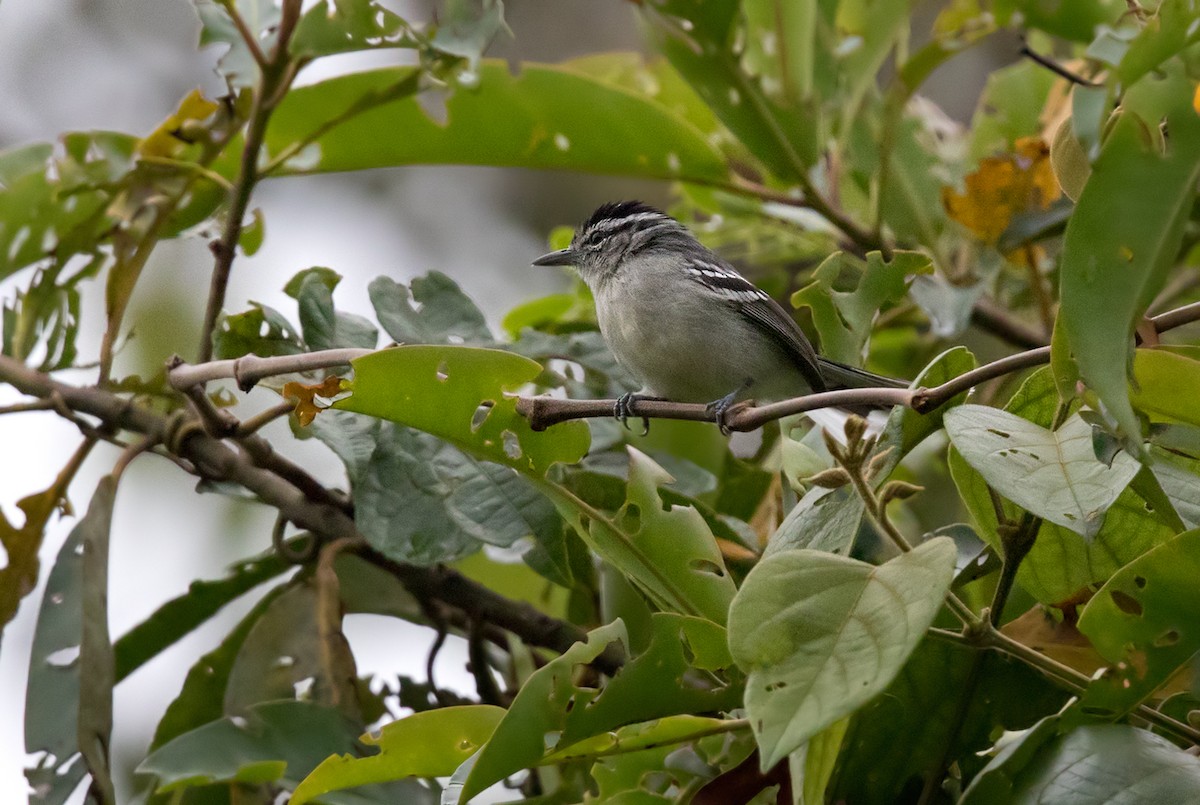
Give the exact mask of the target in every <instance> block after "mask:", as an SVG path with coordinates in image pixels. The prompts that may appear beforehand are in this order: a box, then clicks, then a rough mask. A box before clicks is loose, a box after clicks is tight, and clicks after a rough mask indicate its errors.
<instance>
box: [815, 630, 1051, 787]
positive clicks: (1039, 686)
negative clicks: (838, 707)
mask: <svg viewBox="0 0 1200 805" xmlns="http://www.w3.org/2000/svg"><path fill="white" fill-rule="evenodd" d="M976 666H977V667H976ZM973 669H975V670H973ZM972 679H973V682H968V680H972ZM972 684H973V685H974V687H971V686H970V685H972ZM964 697H970V700H969V701H967V702H964V701H963V699H964ZM1067 699H1068V695H1067V694H1066V693H1065V692H1064V691H1062V690H1060V689H1059V688H1057V687H1056V686H1055V685H1054V684H1052V683H1050V682H1049V681H1047V680H1046V678H1045V677H1043V676H1042V675H1041V674H1039V673H1038V672H1037V671H1034V670H1033V669H1032V668H1030V667H1029V666H1028V665H1025V664H1024V663H1022V662H1019V661H1017V660H1014V659H1012V658H1010V657H1006V656H1004V655H1002V654H997V653H994V652H987V653H984V654H982V655H980V654H978V653H977V652H976V651H975V650H974V649H972V648H968V647H966V646H960V645H953V644H950V643H947V642H945V641H942V640H937V639H934V638H926V639H925V640H923V641H922V642H921V643H920V645H918V646H917V649H916V651H914V652H913V655H912V657H911V658H910V659H909V661H908V663H907V664H905V666H904V668H903V669H902V670H901V671H900V673H899V675H897V677H896V678H895V679H894V680H893V681H892V684H890V685H888V687H887V689H886V690H885V691H884V692H883V693H882V694H881V695H879V696H877V697H876V698H875V699H874V700H873V701H872V702H870V703H869V704H868V705H866V706H865V707H863V708H862V709H861V710H859V711H858V712H857V713H856V714H855V715H854V717H853V718H852V719H851V722H850V729H849V730H848V731H847V733H846V736H845V738H844V739H843V741H842V746H843V747H844V749H843V752H842V756H841V758H840V763H839V766H838V769H837V771H836V772H835V776H834V780H833V782H832V784H831V786H830V797H829V799H830V801H832V802H891V801H897V800H901V801H904V800H915V799H916V798H917V796H918V795H919V792H920V791H921V789H922V787H923V785H924V783H925V780H926V778H927V777H928V776H929V775H930V774H934V773H939V772H941V771H942V768H943V765H942V764H944V763H945V762H946V761H947V760H952V761H954V763H955V765H956V766H957V767H958V769H959V771H960V772H961V774H962V778H963V779H965V780H969V779H971V778H972V777H973V776H974V774H975V773H976V772H977V771H978V770H979V769H981V768H982V767H983V766H984V765H985V764H986V763H987V759H986V758H983V757H981V753H982V751H983V750H984V749H986V748H988V747H989V746H991V744H992V743H993V742H994V740H995V738H996V736H997V735H999V734H1001V733H1002V732H1005V731H1011V730H1020V729H1025V728H1027V727H1029V726H1031V725H1032V724H1033V723H1034V722H1036V721H1037V720H1038V719H1039V718H1042V717H1044V716H1045V715H1047V714H1049V713H1053V712H1055V711H1057V710H1058V709H1059V708H1060V707H1062V706H1063V704H1064V703H1065V702H1066V701H1067ZM943 753H944V757H943ZM1000 801H1004V800H1000Z"/></svg>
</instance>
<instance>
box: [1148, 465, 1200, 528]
mask: <svg viewBox="0 0 1200 805" xmlns="http://www.w3.org/2000/svg"><path fill="white" fill-rule="evenodd" d="M1150 455H1151V457H1152V458H1153V460H1154V463H1153V464H1152V465H1151V467H1150V470H1151V472H1153V474H1154V477H1155V479H1157V481H1158V483H1159V486H1160V487H1161V488H1162V491H1163V493H1164V494H1166V496H1167V500H1168V502H1169V503H1170V505H1171V507H1172V508H1174V509H1175V512H1176V514H1178V515H1179V517H1180V519H1181V520H1182V521H1183V523H1184V525H1185V526H1186V527H1188V528H1196V527H1198V526H1200V475H1198V473H1200V462H1197V461H1196V460H1195V459H1190V460H1189V459H1186V458H1184V457H1183V456H1177V455H1175V454H1173V453H1168V452H1167V451H1166V450H1162V449H1160V448H1158V447H1153V448H1151V451H1150Z"/></svg>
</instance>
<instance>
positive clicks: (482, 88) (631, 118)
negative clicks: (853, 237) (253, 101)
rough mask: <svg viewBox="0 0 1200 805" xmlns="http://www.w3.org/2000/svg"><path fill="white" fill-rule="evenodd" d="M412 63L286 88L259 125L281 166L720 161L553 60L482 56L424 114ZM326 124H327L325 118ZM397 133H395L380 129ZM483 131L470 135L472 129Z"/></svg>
mask: <svg viewBox="0 0 1200 805" xmlns="http://www.w3.org/2000/svg"><path fill="white" fill-rule="evenodd" d="M419 76H420V72H419V71H417V70H415V69H414V68H412V67H385V68H381V69H375V70H367V71H361V72H355V73H351V74H349V75H341V76H337V77H336V78H330V79H328V80H325V81H319V82H317V83H315V84H309V85H308V86H304V87H299V88H297V89H293V90H292V91H291V92H289V93H288V94H287V96H286V97H285V98H284V99H283V100H282V101H281V102H280V104H279V107H278V108H277V109H276V111H275V113H274V114H273V115H272V117H271V126H270V128H269V129H268V130H267V136H266V146H267V150H268V151H269V152H270V153H271V154H272V155H273V156H274V157H276V158H278V157H279V156H280V155H283V154H288V155H291V156H292V158H291V159H286V158H285V161H284V163H283V164H282V165H281V166H280V167H281V172H286V173H313V172H336V171H348V170H363V169H366V168H381V167H388V166H398V165H418V164H440V165H453V164H459V165H497V166H511V167H524V168H539V169H547V168H552V169H560V170H578V171H588V172H592V173H609V174H618V175H626V176H643V177H656V178H660V179H672V180H683V181H699V182H722V181H724V180H725V179H726V177H727V175H728V168H727V167H726V164H725V161H724V159H723V158H722V156H721V154H720V152H719V151H718V150H717V149H716V148H715V147H714V146H713V145H712V144H710V143H709V142H708V140H707V139H706V138H705V136H704V134H703V133H702V132H701V131H699V130H698V129H696V128H695V127H694V126H693V125H692V124H691V123H689V122H688V121H686V120H684V119H681V118H680V117H677V116H676V115H675V114H674V113H673V112H672V111H671V110H669V109H667V108H666V107H664V106H662V105H660V104H658V103H656V102H655V101H653V100H651V99H648V98H646V97H644V96H641V95H638V94H635V93H633V92H628V91H626V90H624V89H621V88H619V87H614V86H611V85H609V84H605V83H603V82H600V81H597V80H595V79H592V78H589V77H588V76H585V75H582V74H579V73H576V72H574V71H572V70H570V69H567V68H563V67H558V66H554V65H543V64H529V63H525V64H523V65H521V72H520V74H519V75H515V76H514V75H513V74H512V73H511V72H510V71H509V67H508V64H507V63H505V62H503V61H500V60H494V59H485V60H483V61H482V62H481V63H480V65H479V70H478V79H479V82H478V83H479V86H478V87H477V88H475V89H474V90H471V91H467V90H463V91H458V92H455V93H454V94H453V95H451V96H450V97H449V98H448V99H447V100H446V119H445V120H444V121H442V122H439V121H436V120H434V119H432V118H431V117H430V116H429V115H428V114H427V113H426V111H425V110H424V108H423V107H422V105H421V104H420V103H419V102H418V100H417V98H415V97H413V92H414V90H415V89H416V88H417V81H416V78H417V77H419ZM331 121H334V122H336V123H337V125H331V124H330V123H331ZM399 131H402V132H404V136H403V137H394V136H381V133H386V132H399ZM485 131H486V132H487V136H486V137H481V136H480V132H485Z"/></svg>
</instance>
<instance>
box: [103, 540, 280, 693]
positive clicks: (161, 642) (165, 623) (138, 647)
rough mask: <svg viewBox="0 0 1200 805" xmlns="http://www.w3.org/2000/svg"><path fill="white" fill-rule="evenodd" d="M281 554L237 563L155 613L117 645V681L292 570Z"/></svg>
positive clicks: (192, 586) (194, 585)
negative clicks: (233, 603)
mask: <svg viewBox="0 0 1200 805" xmlns="http://www.w3.org/2000/svg"><path fill="white" fill-rule="evenodd" d="M290 567H291V566H290V565H289V564H288V563H287V562H286V561H284V560H283V559H282V558H280V556H279V555H278V554H276V553H275V552H271V553H269V554H267V555H265V556H262V557H258V558H254V559H250V560H248V561H241V562H236V563H235V564H234V565H233V567H232V571H233V572H232V573H231V574H230V575H228V576H226V577H225V578H222V579H217V580H215V581H204V580H202V579H197V580H195V581H193V582H191V584H189V585H188V591H187V592H186V593H184V594H183V595H180V596H176V597H175V598H172V599H171V600H170V601H167V602H166V603H165V604H163V605H162V606H160V607H159V608H158V609H156V610H154V613H153V614H152V615H150V617H148V618H146V620H144V621H142V622H141V623H139V624H138V625H137V626H135V627H133V628H132V629H130V630H129V631H128V632H126V633H125V634H124V635H122V636H121V638H120V639H119V640H117V642H116V644H115V645H114V647H113V648H114V650H115V654H116V678H117V681H118V682H119V681H121V680H122V679H124V678H125V677H127V676H129V674H131V673H133V671H135V670H137V669H138V668H140V667H141V666H142V665H144V664H145V663H146V661H148V660H149V659H151V658H152V657H155V656H157V655H158V654H160V653H161V652H162V651H163V650H164V649H166V648H167V647H169V646H172V645H174V644H175V643H176V641H178V640H179V639H180V638H182V637H183V636H184V635H186V634H189V633H190V632H191V631H192V630H193V629H195V628H196V627H198V626H199V625H200V624H202V623H204V622H206V621H207V620H208V619H209V618H211V617H212V616H213V615H215V614H216V613H217V612H219V611H220V610H221V609H222V608H223V607H224V606H225V605H226V604H228V603H229V602H230V601H232V600H234V599H235V598H238V597H239V596H241V595H244V594H245V593H247V592H249V591H250V590H252V589H254V588H255V587H257V586H258V585H260V584H262V583H263V582H265V581H269V580H270V579H273V578H275V577H276V576H278V575H280V574H282V573H284V572H285V571H287V570H288V569H290Z"/></svg>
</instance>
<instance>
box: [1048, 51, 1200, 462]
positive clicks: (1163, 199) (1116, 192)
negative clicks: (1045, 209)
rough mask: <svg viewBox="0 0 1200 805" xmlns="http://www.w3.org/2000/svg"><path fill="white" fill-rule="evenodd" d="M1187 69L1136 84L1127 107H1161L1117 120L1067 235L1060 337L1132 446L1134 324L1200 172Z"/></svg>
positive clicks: (1168, 260) (1177, 234) (1137, 436)
mask: <svg viewBox="0 0 1200 805" xmlns="http://www.w3.org/2000/svg"><path fill="white" fill-rule="evenodd" d="M1181 73H1182V70H1165V71H1163V73H1162V74H1161V75H1157V74H1156V75H1153V76H1146V77H1144V78H1143V79H1142V80H1141V81H1139V82H1138V84H1137V85H1135V86H1133V87H1130V88H1129V91H1128V92H1127V97H1126V98H1125V107H1126V108H1127V109H1128V106H1129V104H1130V103H1131V102H1132V101H1133V98H1134V95H1135V94H1138V93H1140V94H1141V97H1142V98H1143V99H1145V98H1146V96H1147V95H1148V96H1149V97H1150V98H1152V99H1154V100H1153V103H1152V105H1153V106H1157V107H1158V108H1155V109H1142V110H1140V111H1141V113H1142V114H1135V113H1133V112H1131V111H1126V113H1125V114H1122V115H1119V116H1117V117H1116V118H1115V122H1114V123H1113V125H1112V127H1111V130H1110V131H1108V133H1107V135H1106V137H1105V139H1104V145H1103V148H1102V150H1101V152H1100V156H1099V158H1098V159H1097V160H1096V163H1095V165H1094V166H1093V170H1092V175H1091V177H1090V178H1089V179H1088V181H1087V184H1086V185H1084V187H1083V191H1082V193H1081V194H1080V196H1079V203H1078V204H1077V205H1076V207H1075V212H1074V213H1073V214H1072V215H1071V219H1070V222H1069V223H1068V224H1067V231H1066V235H1065V237H1064V239H1063V251H1062V265H1061V268H1060V273H1061V297H1062V306H1061V309H1060V313H1059V315H1060V318H1061V323H1062V327H1056V328H1055V336H1054V338H1055V340H1056V341H1058V340H1061V339H1062V338H1066V341H1067V343H1068V344H1069V345H1070V347H1071V350H1072V354H1073V356H1074V360H1075V363H1076V365H1077V366H1078V367H1079V376H1080V377H1081V378H1082V379H1083V382H1084V383H1086V384H1087V386H1088V387H1089V388H1090V389H1091V390H1092V391H1094V392H1095V393H1096V396H1097V397H1099V398H1100V400H1101V401H1103V403H1104V406H1105V408H1106V409H1107V410H1108V413H1109V414H1110V415H1111V416H1112V418H1113V419H1115V420H1116V421H1117V423H1119V425H1120V427H1121V430H1122V431H1123V433H1122V435H1123V436H1124V437H1125V438H1126V439H1127V445H1128V446H1127V449H1135V447H1134V444H1135V443H1136V445H1137V446H1138V447H1140V444H1141V425H1140V424H1139V422H1138V419H1137V416H1136V415H1135V414H1134V411H1133V407H1132V406H1131V405H1130V400H1129V379H1130V378H1129V369H1130V363H1131V361H1130V359H1131V357H1132V353H1133V338H1132V336H1133V331H1134V327H1135V326H1136V325H1137V323H1138V321H1139V320H1140V319H1141V317H1142V315H1143V314H1144V313H1145V311H1146V307H1147V306H1148V305H1149V304H1150V302H1151V301H1152V300H1153V299H1154V297H1155V296H1156V295H1157V294H1158V292H1159V291H1160V290H1161V289H1162V287H1163V283H1164V282H1165V281H1166V279H1167V276H1168V273H1169V272H1170V270H1171V269H1172V267H1173V266H1174V265H1175V263H1176V260H1177V257H1178V252H1179V248H1180V243H1181V242H1182V239H1183V234H1184V226H1185V224H1186V223H1187V221H1188V220H1189V218H1190V216H1191V212H1192V205H1193V202H1194V201H1195V198H1196V183H1197V179H1200V116H1197V114H1196V111H1195V109H1193V108H1192V98H1193V95H1194V91H1195V85H1194V83H1193V82H1192V81H1191V80H1190V79H1188V78H1186V77H1185V76H1183V75H1182V74H1181ZM1160 102H1161V103H1160ZM1164 104H1165V105H1166V107H1167V108H1162V106H1163V105H1164ZM1143 114H1145V115H1146V116H1147V117H1148V118H1149V120H1143ZM1150 115H1153V117H1152V118H1150ZM1164 117H1165V120H1164V121H1163V125H1164V126H1165V130H1167V131H1169V132H1170V135H1171V136H1170V144H1169V147H1167V148H1165V152H1164V149H1161V148H1159V147H1155V145H1154V144H1153V143H1152V142H1151V141H1148V140H1149V138H1148V137H1147V136H1146V132H1147V131H1148V123H1149V124H1150V125H1154V126H1156V127H1157V124H1158V122H1159V120H1160V119H1161V118H1164ZM1150 121H1153V122H1152V123H1150Z"/></svg>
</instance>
